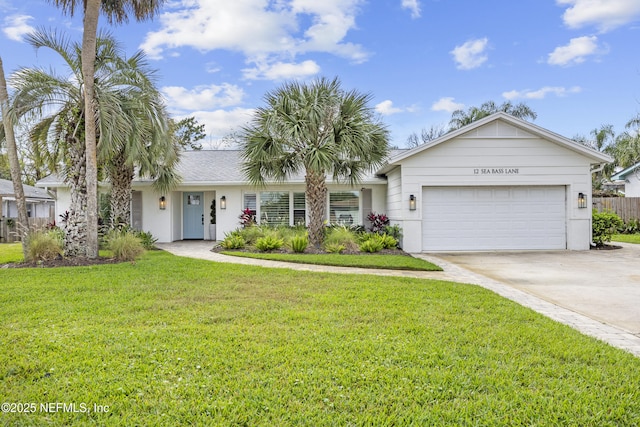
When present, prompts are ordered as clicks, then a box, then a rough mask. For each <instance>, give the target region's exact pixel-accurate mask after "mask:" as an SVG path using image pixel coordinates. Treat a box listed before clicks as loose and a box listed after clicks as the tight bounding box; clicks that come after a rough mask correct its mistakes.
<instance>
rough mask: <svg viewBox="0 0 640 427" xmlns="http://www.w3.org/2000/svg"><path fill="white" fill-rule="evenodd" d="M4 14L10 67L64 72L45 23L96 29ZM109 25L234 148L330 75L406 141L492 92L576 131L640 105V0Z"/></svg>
mask: <svg viewBox="0 0 640 427" xmlns="http://www.w3.org/2000/svg"><path fill="white" fill-rule="evenodd" d="M0 25H1V32H0V57H1V58H2V60H3V62H4V69H5V73H6V74H7V76H9V75H10V74H11V73H13V72H15V71H16V70H17V69H19V68H20V67H42V68H46V69H50V68H53V69H55V70H56V71H58V72H63V70H64V68H63V67H61V66H60V61H59V59H58V58H56V56H55V55H54V54H51V52H45V51H43V50H39V51H36V50H34V49H33V48H32V47H30V46H29V45H28V44H26V43H25V41H24V36H25V34H27V33H29V32H31V31H34V30H35V29H45V30H56V31H58V32H62V33H64V34H65V35H66V36H67V37H70V38H71V39H73V40H76V41H78V42H81V40H82V16H81V15H80V16H74V17H69V16H67V15H64V14H63V13H62V11H61V10H59V9H56V8H55V7H53V6H51V5H50V2H46V1H36V0H0ZM100 28H101V29H103V30H106V31H109V32H110V33H111V34H113V35H114V36H115V37H116V38H117V39H118V40H119V41H120V42H121V43H122V44H123V46H124V47H125V48H126V51H127V54H128V55H132V54H133V53H134V52H136V51H137V50H143V51H144V52H145V53H146V55H147V58H148V59H149V62H150V64H151V66H152V67H153V68H155V69H157V70H158V80H157V84H158V87H159V88H160V89H161V91H162V93H163V94H164V96H165V98H166V102H167V106H168V109H169V111H170V113H171V114H172V116H173V117H175V118H176V119H180V118H183V117H189V116H195V117H196V119H197V120H198V122H199V123H203V124H205V126H206V133H207V135H208V136H207V138H206V139H205V141H204V144H203V145H204V146H205V148H221V147H225V144H227V143H228V140H229V139H228V138H225V137H226V136H227V135H229V134H230V133H232V132H233V131H234V130H237V129H238V128H239V127H240V126H242V125H243V124H245V123H247V122H248V121H249V120H250V118H251V114H252V112H253V111H254V109H255V108H257V107H260V106H263V105H264V101H263V100H264V95H265V93H266V92H267V91H272V90H274V89H276V88H278V87H279V86H280V85H282V84H283V83H284V82H286V81H290V80H294V79H295V80H300V81H305V82H310V81H312V80H313V79H315V78H318V77H327V78H333V77H338V78H339V79H340V81H341V82H342V86H343V88H344V89H346V90H357V91H359V92H362V93H368V94H370V95H371V107H372V108H375V110H376V111H377V112H378V113H379V114H380V116H381V119H382V121H383V122H384V123H385V124H386V125H387V126H388V128H389V131H390V135H391V141H390V143H391V144H392V145H394V146H397V147H401V148H402V147H405V146H406V143H407V138H408V136H409V135H410V134H412V133H414V132H416V133H420V131H421V130H422V129H427V128H430V127H446V126H447V125H448V123H449V120H450V118H451V113H452V112H453V111H454V110H456V109H465V110H466V109H468V108H469V107H473V106H480V105H481V104H482V103H483V102H485V101H489V100H491V101H494V102H496V103H498V104H501V103H503V102H505V101H511V102H513V103H520V102H524V103H526V104H527V105H528V106H529V107H530V108H531V109H532V110H533V111H535V112H536V113H537V116H538V117H537V119H536V120H534V121H533V122H534V123H535V124H537V125H539V126H542V127H544V128H546V129H548V130H550V131H552V132H555V133H558V134H560V135H563V136H566V137H568V138H572V137H574V136H576V135H584V136H588V135H589V133H590V132H591V130H593V129H595V128H599V127H600V126H601V125H604V124H611V125H613V126H614V130H615V131H616V133H619V132H622V131H623V130H624V126H625V124H626V123H627V122H628V121H629V120H630V119H632V118H634V117H636V116H637V115H638V114H639V113H640V55H639V53H640V50H639V47H638V46H640V0H485V1H477V0H376V1H374V0H234V1H226V0H170V1H167V2H165V4H164V6H163V8H162V9H161V11H160V13H159V14H158V15H157V16H156V17H155V18H154V19H153V20H152V21H145V22H142V23H139V22H136V21H135V20H131V21H130V22H129V23H128V24H122V25H116V26H113V25H109V24H108V23H107V20H106V19H104V17H102V18H101V20H100Z"/></svg>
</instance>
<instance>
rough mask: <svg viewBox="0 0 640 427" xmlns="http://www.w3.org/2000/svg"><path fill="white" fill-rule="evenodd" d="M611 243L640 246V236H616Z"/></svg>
mask: <svg viewBox="0 0 640 427" xmlns="http://www.w3.org/2000/svg"><path fill="white" fill-rule="evenodd" d="M611 241H613V242H623V243H636V244H640V234H614V235H613V236H612V237H611Z"/></svg>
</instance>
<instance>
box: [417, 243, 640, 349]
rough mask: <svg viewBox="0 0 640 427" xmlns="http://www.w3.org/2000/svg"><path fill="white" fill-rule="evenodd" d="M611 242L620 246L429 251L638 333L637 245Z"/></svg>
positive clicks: (639, 278)
mask: <svg viewBox="0 0 640 427" xmlns="http://www.w3.org/2000/svg"><path fill="white" fill-rule="evenodd" d="M616 244H617V245H620V246H622V249H617V250H592V251H584V252H573V251H541V252H482V253H470V252H465V253H447V254H443V253H439V254H430V255H432V256H434V257H435V258H440V259H443V260H445V261H447V262H449V263H452V264H454V265H457V266H459V267H462V268H465V269H467V270H470V271H472V272H474V273H477V274H481V275H483V276H486V277H489V278H491V279H494V280H497V281H499V282H501V283H504V284H507V285H509V286H512V287H514V288H517V289H520V290H522V291H524V292H526V293H529V294H532V295H535V296H537V297H539V298H541V299H543V300H546V301H548V302H551V303H553V304H556V305H558V306H561V307H564V308H567V309H569V310H572V311H574V312H577V313H580V314H583V315H585V316H587V317H590V318H592V319H595V320H598V321H600V322H602V323H606V324H609V325H612V326H615V327H617V328H620V329H623V330H625V331H627V332H630V333H632V334H634V335H636V336H638V337H640V245H631V244H618V243H616Z"/></svg>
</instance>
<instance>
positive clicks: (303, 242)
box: [289, 234, 309, 253]
mask: <svg viewBox="0 0 640 427" xmlns="http://www.w3.org/2000/svg"><path fill="white" fill-rule="evenodd" d="M289 246H291V250H292V251H293V252H297V253H302V252H304V250H305V249H307V246H309V237H307V235H306V234H298V235H295V236H293V237H292V238H291V240H290V241H289Z"/></svg>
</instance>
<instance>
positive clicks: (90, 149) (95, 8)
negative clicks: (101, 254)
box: [50, 0, 164, 258]
mask: <svg viewBox="0 0 640 427" xmlns="http://www.w3.org/2000/svg"><path fill="white" fill-rule="evenodd" d="M50 2H52V3H53V4H55V5H56V6H58V7H61V8H62V10H63V11H64V12H65V13H69V14H70V15H71V16H73V14H74V12H75V9H76V8H78V7H79V6H80V4H82V5H83V8H84V10H83V12H84V19H83V25H84V31H83V36H82V80H81V81H82V82H83V85H84V116H85V120H86V122H87V123H95V111H94V109H93V102H94V71H95V59H96V38H97V31H98V17H99V14H100V10H102V12H103V13H104V14H105V15H106V17H107V20H108V21H109V22H110V23H113V22H116V23H123V22H128V19H129V18H128V16H129V13H130V12H132V13H133V15H134V16H135V18H136V20H138V21H140V20H143V19H146V18H151V17H153V16H154V15H155V14H156V13H157V12H158V10H159V9H160V6H161V5H162V4H163V3H164V0H147V1H139V0H83V1H82V2H81V1H80V0H50ZM97 145H98V143H97V140H96V133H95V127H94V126H88V127H87V129H86V135H85V146H86V156H87V161H86V163H87V166H86V181H87V184H86V190H87V210H86V228H87V251H86V254H87V256H88V257H89V258H97V257H98V159H97Z"/></svg>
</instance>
